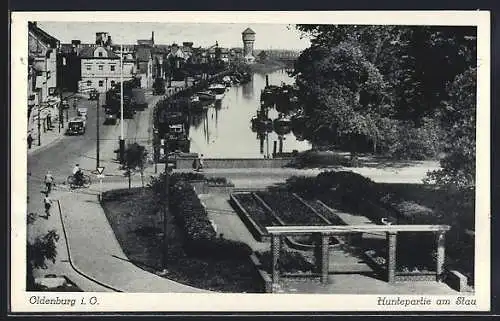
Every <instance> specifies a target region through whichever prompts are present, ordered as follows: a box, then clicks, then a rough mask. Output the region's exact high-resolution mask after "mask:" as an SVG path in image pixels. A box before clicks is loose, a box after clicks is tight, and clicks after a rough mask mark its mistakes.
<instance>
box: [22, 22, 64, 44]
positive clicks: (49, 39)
mask: <svg viewBox="0 0 500 321" xmlns="http://www.w3.org/2000/svg"><path fill="white" fill-rule="evenodd" d="M28 30H29V31H31V32H32V33H33V34H34V35H35V37H37V38H38V39H39V40H40V41H42V42H43V43H46V44H48V45H50V46H51V47H52V48H56V47H57V45H58V43H59V40H57V39H56V38H55V37H53V36H51V35H49V34H48V33H46V32H45V31H43V30H42V29H40V28H38V27H37V25H36V22H28Z"/></svg>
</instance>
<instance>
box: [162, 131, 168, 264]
mask: <svg viewBox="0 0 500 321" xmlns="http://www.w3.org/2000/svg"><path fill="white" fill-rule="evenodd" d="M164 142H165V145H164V151H165V156H166V158H165V159H166V160H165V187H164V189H163V268H164V269H166V268H167V261H168V257H167V254H168V244H167V241H168V237H167V226H168V222H167V212H168V207H169V203H170V202H169V198H170V195H169V194H170V193H169V192H170V190H169V189H170V186H169V184H170V182H169V181H170V179H169V172H168V140H166V139H165V141H164Z"/></svg>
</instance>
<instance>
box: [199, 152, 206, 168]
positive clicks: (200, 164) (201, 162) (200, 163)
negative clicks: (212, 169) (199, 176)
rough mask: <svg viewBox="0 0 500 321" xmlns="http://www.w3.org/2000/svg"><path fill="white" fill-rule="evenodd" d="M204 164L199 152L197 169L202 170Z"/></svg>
mask: <svg viewBox="0 0 500 321" xmlns="http://www.w3.org/2000/svg"><path fill="white" fill-rule="evenodd" d="M204 165H205V164H204V162H203V154H201V155H200V157H199V159H198V171H201V170H203V167H204Z"/></svg>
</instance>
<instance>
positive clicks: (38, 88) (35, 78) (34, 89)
mask: <svg viewBox="0 0 500 321" xmlns="http://www.w3.org/2000/svg"><path fill="white" fill-rule="evenodd" d="M59 48H60V42H59V40H57V39H56V38H54V37H53V36H51V35H49V34H48V33H46V32H45V31H43V30H42V29H40V28H39V27H38V26H37V24H36V22H28V70H27V71H28V92H27V94H28V132H30V133H31V135H32V137H33V138H34V139H36V138H37V137H38V134H39V131H38V130H37V128H36V127H37V125H35V122H36V123H37V124H38V119H39V118H40V121H41V122H43V128H46V127H47V126H46V125H48V123H46V120H47V121H48V119H49V118H50V119H51V120H52V123H55V122H56V121H57V119H58V115H59V113H58V110H57V108H58V106H59V103H60V100H59V98H57V96H58V95H59V92H58V90H57V89H58V71H59V70H60V69H59V68H58V67H59V66H58V50H59ZM39 116H40V117H39ZM49 116H50V117H49Z"/></svg>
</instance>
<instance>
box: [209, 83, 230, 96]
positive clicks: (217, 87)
mask: <svg viewBox="0 0 500 321" xmlns="http://www.w3.org/2000/svg"><path fill="white" fill-rule="evenodd" d="M208 90H209V91H211V92H212V93H213V94H214V95H215V99H216V100H221V99H222V98H224V96H225V94H226V86H225V85H223V84H211V85H210V86H209V87H208Z"/></svg>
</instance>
